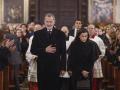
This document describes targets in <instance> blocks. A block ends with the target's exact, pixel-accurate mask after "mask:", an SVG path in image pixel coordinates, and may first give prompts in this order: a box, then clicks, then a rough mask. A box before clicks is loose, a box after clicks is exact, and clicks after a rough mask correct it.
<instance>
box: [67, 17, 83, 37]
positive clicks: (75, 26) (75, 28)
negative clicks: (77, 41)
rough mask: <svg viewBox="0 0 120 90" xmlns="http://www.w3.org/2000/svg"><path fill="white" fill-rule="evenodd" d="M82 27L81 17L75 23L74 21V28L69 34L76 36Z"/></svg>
mask: <svg viewBox="0 0 120 90" xmlns="http://www.w3.org/2000/svg"><path fill="white" fill-rule="evenodd" d="M81 27H82V22H81V21H80V20H79V19H76V20H75V23H74V26H73V29H72V30H70V34H69V35H70V36H73V37H76V35H77V33H78V32H79V30H80V29H81Z"/></svg>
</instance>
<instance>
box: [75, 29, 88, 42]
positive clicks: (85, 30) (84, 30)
mask: <svg viewBox="0 0 120 90" xmlns="http://www.w3.org/2000/svg"><path fill="white" fill-rule="evenodd" d="M82 33H87V34H88V39H89V33H88V30H87V29H85V28H81V29H80V31H79V32H78V33H77V35H76V38H75V41H76V40H79V36H80V35H81V34H82Z"/></svg>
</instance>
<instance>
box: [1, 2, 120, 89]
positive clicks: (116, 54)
mask: <svg viewBox="0 0 120 90" xmlns="http://www.w3.org/2000/svg"><path fill="white" fill-rule="evenodd" d="M119 8H120V0H0V90H42V89H43V90H47V89H44V88H41V87H40V88H39V84H38V81H39V80H38V81H37V79H38V78H36V77H37V76H36V75H38V73H37V71H38V69H36V68H38V67H37V65H38V62H36V63H31V61H30V60H33V57H34V61H35V60H37V59H39V54H37V55H38V56H37V55H32V56H31V57H30V56H29V53H30V51H32V49H31V50H30V46H29V45H31V44H32V40H33V41H34V40H35V39H34V37H35V36H36V37H37V34H36V33H35V32H38V30H43V29H44V28H46V27H47V26H46V23H49V22H47V21H45V19H46V18H45V15H46V14H47V15H48V17H49V16H50V15H51V16H52V17H53V19H55V20H54V25H53V28H57V29H58V30H61V32H62V31H63V32H64V33H65V36H66V35H67V37H65V39H66V40H68V37H70V36H72V37H73V39H71V41H69V44H71V43H72V42H74V41H75V40H76V38H77V35H78V33H79V30H81V29H82V28H84V29H86V30H88V32H89V34H88V37H89V39H90V40H91V41H92V40H93V39H94V37H96V36H97V37H99V38H100V40H101V41H102V43H103V44H101V42H98V41H99V40H93V41H95V42H96V43H97V44H98V47H99V49H100V51H101V55H100V56H99V57H98V59H99V60H98V59H97V60H96V62H97V64H94V65H93V69H92V71H91V72H92V74H90V75H91V77H92V80H91V81H90V82H89V81H88V79H84V80H83V81H82V80H78V82H77V85H76V87H77V89H74V90H120V10H119ZM50 23H51V22H50ZM48 26H49V25H48ZM92 29H94V30H95V31H94V32H95V33H94V34H93V35H92V36H91V33H93V32H92V31H91V33H90V30H92ZM72 30H78V32H77V31H76V32H75V33H73V32H72ZM9 33H11V34H9ZM32 36H34V37H32ZM43 36H44V35H43ZM31 37H32V38H31ZM41 37H42V36H41ZM79 38H80V37H79ZM30 40H31V42H30ZM40 40H42V39H40ZM58 41H59V40H58ZM41 42H42V41H41ZM43 42H44V41H43ZM38 43H39V41H38ZM15 44H16V45H15ZM36 44H37V43H36ZM10 45H11V46H13V47H12V48H11V46H10ZM14 45H15V46H14ZM32 45H33V44H32ZM60 45H62V44H60ZM60 45H58V46H60ZM17 46H18V47H17ZM70 46H71V45H70ZM4 47H6V48H9V51H8V52H7V51H4V52H2V50H3V48H4ZM31 47H32V46H31ZM66 47H67V42H66ZM16 48H17V50H16ZM67 49H68V50H67ZM67 49H66V56H67V54H68V58H69V50H71V49H69V47H67ZM39 50H40V48H39ZM45 50H46V49H45ZM86 52H87V50H86ZM11 53H12V54H11ZM40 53H41V52H40ZM76 54H77V53H76ZM40 56H41V55H40ZM51 56H52V55H51ZM76 56H77V55H76ZM81 57H82V56H81ZM11 58H12V59H11ZM31 58H32V59H31ZM4 59H5V60H6V59H7V61H5V60H4ZM13 59H14V60H13ZM40 59H41V58H40ZM15 60H16V61H15ZM66 62H67V60H66ZM96 62H95V63H96ZM98 62H99V63H98ZM33 64H34V65H33ZM31 65H33V66H32V67H30V66H31ZM40 65H41V64H40ZM97 65H98V66H97ZM87 66H89V64H88V65H87ZM95 66H96V68H95ZM66 67H67V65H66ZM34 69H36V70H35V71H36V72H34ZM32 70H33V71H32ZM66 71H67V70H66ZM95 71H96V72H95ZM67 72H68V73H67V74H70V75H71V72H69V71H67ZM31 73H35V76H36V77H35V78H36V79H34V74H33V78H32V79H34V80H33V81H31V76H30V75H29V74H31ZM50 73H52V72H50ZM63 73H64V72H63ZM88 73H89V72H88ZM94 74H95V75H94ZM88 75H89V74H88ZM83 76H84V75H83ZM71 77H72V76H71ZM71 77H65V78H64V77H62V79H61V77H59V78H60V80H61V83H62V84H61V83H60V84H61V85H60V86H61V87H60V88H59V89H55V90H73V89H71V88H69V86H70V85H68V84H69V82H70V79H71ZM45 80H47V79H45ZM50 80H51V79H50ZM39 83H40V84H41V83H42V82H40V81H39ZM51 83H52V82H51ZM91 83H92V84H91ZM89 84H90V85H91V86H90V85H89ZM90 87H92V88H90Z"/></svg>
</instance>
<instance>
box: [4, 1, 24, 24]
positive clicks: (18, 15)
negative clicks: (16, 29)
mask: <svg viewBox="0 0 120 90" xmlns="http://www.w3.org/2000/svg"><path fill="white" fill-rule="evenodd" d="M23 21H24V0H4V22H5V23H22V22H23Z"/></svg>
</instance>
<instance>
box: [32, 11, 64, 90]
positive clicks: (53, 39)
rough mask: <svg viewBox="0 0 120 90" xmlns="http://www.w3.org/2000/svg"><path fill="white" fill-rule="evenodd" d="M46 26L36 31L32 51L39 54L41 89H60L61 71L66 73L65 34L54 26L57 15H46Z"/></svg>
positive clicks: (39, 82)
mask: <svg viewBox="0 0 120 90" xmlns="http://www.w3.org/2000/svg"><path fill="white" fill-rule="evenodd" d="M44 23H45V28H43V29H42V30H39V31H36V32H35V33H34V38H33V41H32V45H31V53H33V54H35V55H37V56H38V59H37V79H38V88H39V90H60V81H59V75H60V73H61V74H63V73H64V69H65V59H66V42H65V34H64V33H63V32H61V31H60V30H57V29H56V28H55V27H54V24H55V17H54V15H53V14H51V13H48V14H46V15H45V17H44Z"/></svg>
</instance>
